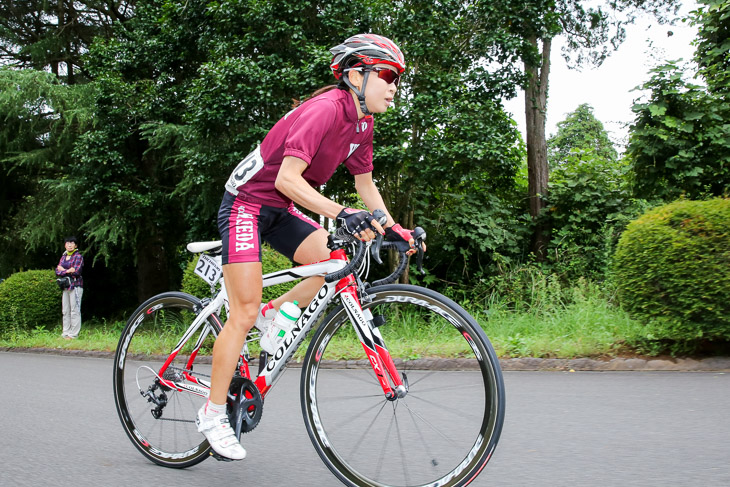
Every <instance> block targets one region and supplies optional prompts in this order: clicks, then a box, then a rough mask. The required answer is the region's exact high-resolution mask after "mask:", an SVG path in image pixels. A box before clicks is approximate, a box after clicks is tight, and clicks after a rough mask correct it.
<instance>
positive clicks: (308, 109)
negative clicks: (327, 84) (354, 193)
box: [226, 89, 373, 208]
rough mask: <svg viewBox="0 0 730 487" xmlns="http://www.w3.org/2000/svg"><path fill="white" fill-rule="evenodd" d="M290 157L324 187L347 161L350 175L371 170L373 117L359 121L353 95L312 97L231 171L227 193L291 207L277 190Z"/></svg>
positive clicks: (332, 93)
mask: <svg viewBox="0 0 730 487" xmlns="http://www.w3.org/2000/svg"><path fill="white" fill-rule="evenodd" d="M286 156H294V157H298V158H299V159H302V160H303V161H305V162H306V163H307V164H309V167H308V168H307V169H305V171H304V173H302V177H303V178H304V179H305V180H306V181H307V182H308V183H309V184H310V185H311V186H312V187H318V186H321V185H323V184H324V183H326V182H327V181H328V180H329V179H330V178H331V177H332V175H333V174H334V172H335V170H336V169H337V167H338V166H339V165H340V164H342V163H343V162H344V163H345V166H346V167H347V169H348V170H349V171H350V174H352V175H358V174H365V173H369V172H372V170H373V118H372V117H365V118H363V119H361V120H358V118H357V109H356V108H355V101H354V100H353V99H352V95H351V94H350V92H349V91H345V90H340V89H333V90H330V91H328V92H326V93H323V94H321V95H318V96H316V97H314V98H311V99H310V100H307V101H306V102H304V103H303V104H302V105H300V106H299V107H297V108H295V109H294V110H292V111H290V112H289V113H287V114H286V115H285V116H284V117H283V118H282V119H281V120H279V121H278V122H277V123H276V125H274V127H273V128H272V129H271V130H270V131H269V133H268V134H267V135H266V137H265V138H264V141H263V142H262V143H261V146H259V147H258V148H257V149H256V150H254V151H253V152H252V153H251V154H249V155H248V156H246V158H245V159H243V161H241V162H240V163H239V164H238V166H237V167H236V169H234V171H233V173H231V176H230V177H229V178H228V181H227V182H226V190H227V191H228V192H229V193H231V194H233V195H237V196H239V197H240V198H241V199H243V200H245V201H249V202H252V203H258V204H263V205H267V206H274V207H278V208H287V207H288V206H289V205H290V204H291V203H292V200H291V199H290V198H288V197H286V196H285V195H284V194H282V193H280V192H279V191H277V190H276V188H275V187H274V182H275V181H276V176H277V174H278V173H279V168H280V167H281V163H282V161H283V160H284V157H286Z"/></svg>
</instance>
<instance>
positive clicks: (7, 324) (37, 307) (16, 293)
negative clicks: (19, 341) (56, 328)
mask: <svg viewBox="0 0 730 487" xmlns="http://www.w3.org/2000/svg"><path fill="white" fill-rule="evenodd" d="M60 320H61V290H60V289H59V287H58V286H57V285H56V274H55V273H54V272H53V271H51V270H45V271H44V270H30V271H25V272H17V273H15V274H13V275H12V276H10V277H8V278H7V279H5V280H4V281H3V282H2V283H0V333H3V332H6V331H8V330H32V329H34V328H36V327H38V326H45V327H49V326H53V325H55V324H57V323H58V322H60Z"/></svg>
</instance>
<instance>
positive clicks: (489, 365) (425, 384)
mask: <svg viewBox="0 0 730 487" xmlns="http://www.w3.org/2000/svg"><path fill="white" fill-rule="evenodd" d="M367 293H368V295H369V296H370V297H371V298H372V301H370V302H367V300H363V301H365V302H363V303H362V306H363V309H370V310H371V312H372V313H373V315H375V316H376V319H377V320H380V318H377V317H383V318H384V319H385V323H384V324H380V325H379V330H380V331H381V333H382V334H383V337H384V339H385V343H386V345H387V346H389V347H390V349H391V350H390V353H391V356H392V357H393V360H394V361H395V364H396V366H397V367H398V370H399V372H400V373H401V374H403V373H404V372H405V373H406V378H407V380H408V382H409V386H408V389H409V390H408V394H407V395H406V396H405V397H403V398H400V399H395V400H394V401H388V400H387V399H386V398H385V395H384V393H383V391H382V388H381V387H380V385H379V383H378V381H377V379H376V378H375V374H374V373H373V370H372V366H371V365H370V363H369V361H368V360H367V357H366V355H365V353H364V351H362V347H361V346H360V344H359V339H358V338H357V337H356V336H355V334H354V332H353V331H352V326H348V325H349V324H350V322H349V319H348V317H347V314H346V312H345V310H344V308H343V307H342V305H340V306H338V307H337V308H335V309H334V310H333V311H332V312H331V313H329V314H328V315H327V316H326V317H325V318H324V320H323V321H322V324H321V325H320V326H319V328H318V330H317V333H316V334H315V336H314V337H313V339H312V342H311V343H310V346H309V347H308V350H307V354H306V357H305V359H304V362H303V364H302V377H301V386H300V394H301V398H300V399H301V406H302V414H303V416H304V423H305V425H306V428H307V432H308V433H309V437H310V439H311V440H312V443H313V445H314V448H315V449H316V451H317V453H318V454H319V456H320V458H321V459H322V460H323V462H324V463H325V465H327V467H328V468H329V469H330V470H331V471H332V472H333V473H334V474H335V476H337V478H339V479H340V480H341V481H342V482H343V483H344V484H345V485H349V486H358V487H360V486H385V485H387V486H404V487H415V486H427V485H428V486H465V485H468V484H469V483H470V482H471V481H472V480H474V478H475V477H476V476H477V475H479V473H480V472H481V471H482V469H483V468H484V466H485V465H486V464H487V462H488V461H489V459H490V458H491V456H492V453H493V452H494V449H495V448H496V446H497V442H498V440H499V436H500V433H501V430H502V424H503V421H504V411H505V392H504V382H503V379H502V373H501V369H500V366H499V361H498V359H497V356H496V354H495V352H494V349H493V348H492V345H491V343H490V342H489V340H488V338H487V337H486V335H485V334H484V331H483V330H482V329H481V327H480V326H479V324H478V323H477V322H476V321H475V320H474V318H472V317H471V316H470V315H469V314H468V313H467V312H466V311H465V310H464V309H463V308H461V306H459V305H458V304H456V303H455V302H453V301H452V300H450V299H448V298H446V297H445V296H443V295H441V294H439V293H437V292H435V291H431V290H429V289H425V288H421V287H417V286H410V285H399V284H395V285H384V286H378V287H373V288H370V289H368V291H367ZM406 322H409V325H405V323H406ZM406 326H408V327H410V328H414V327H416V332H417V333H415V335H419V334H421V333H422V332H420V330H423V329H425V328H430V331H431V333H438V334H439V340H438V342H439V343H446V344H447V348H449V349H450V351H449V352H445V351H444V350H440V351H437V352H438V353H447V354H448V355H450V356H453V358H447V359H439V360H425V359H421V360H418V359H415V360H409V358H411V357H415V356H416V354H418V353H424V354H428V355H430V354H433V353H434V352H433V350H430V351H429V346H431V345H428V344H424V345H418V344H414V343H411V342H412V340H409V339H403V338H402V339H401V340H400V342H401V343H398V340H395V339H394V338H393V337H392V335H393V332H398V328H404V327H406ZM418 327H422V328H418ZM389 335H390V336H391V339H390V341H389V339H388V338H389ZM335 342H339V345H340V347H339V349H340V350H341V349H342V347H341V346H342V345H347V344H348V342H352V343H356V344H357V346H358V347H359V349H360V352H362V360H361V361H357V360H355V361H348V362H347V367H348V368H346V369H342V368H341V366H342V362H341V361H340V362H338V361H337V359H338V357H337V355H336V352H335V350H330V349H331V348H332V347H330V345H331V344H333V343H335ZM404 344H405V346H404ZM411 345H412V346H413V348H411V349H409V348H408V347H409V346H411ZM402 355H406V356H405V358H404V357H403V356H402ZM409 355H410V356H409ZM338 367H340V368H338ZM429 384H430V385H429ZM457 410H458V411H457ZM391 440H392V441H391Z"/></svg>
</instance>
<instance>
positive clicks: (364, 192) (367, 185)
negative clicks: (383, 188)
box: [355, 172, 426, 255]
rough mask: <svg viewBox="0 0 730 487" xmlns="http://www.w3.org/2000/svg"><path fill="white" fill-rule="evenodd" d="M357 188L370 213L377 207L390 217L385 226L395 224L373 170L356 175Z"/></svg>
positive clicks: (410, 252)
mask: <svg viewBox="0 0 730 487" xmlns="http://www.w3.org/2000/svg"><path fill="white" fill-rule="evenodd" d="M355 189H356V190H357V194H359V195H360V198H362V200H363V202H364V203H365V205H366V206H367V207H368V210H370V213H372V212H373V211H375V210H377V209H381V210H383V211H385V215H386V216H387V217H388V221H387V222H386V223H385V225H383V228H389V227H392V226H393V225H395V220H393V217H392V216H390V212H388V209H387V208H386V207H385V202H384V201H383V197H382V196H381V195H380V191H378V187H377V186H375V182H374V181H373V173H372V172H368V173H365V174H358V175H356V176H355ZM408 243H409V244H411V246H413V245H414V244H415V241H414V240H413V239H412V238H411V239H410V240H409V241H408ZM422 245H423V250H424V251H425V250H426V244H425V243H423V244H422ZM415 252H416V251H415V250H411V251H409V252H408V255H412V254H413V253H415Z"/></svg>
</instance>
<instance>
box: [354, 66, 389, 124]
mask: <svg viewBox="0 0 730 487" xmlns="http://www.w3.org/2000/svg"><path fill="white" fill-rule="evenodd" d="M374 68H375V69H390V70H391V71H393V72H394V73H396V74H397V71H396V70H395V68H393V67H391V66H388V65H387V64H376V65H375V66H374ZM354 72H355V73H357V74H356V76H357V82H355V86H357V87H358V88H359V87H361V86H362V80H363V75H362V73H360V72H357V71H354ZM397 89H398V87H397V86H396V84H395V83H388V82H387V81H385V80H384V79H383V78H381V77H380V76H378V74H377V73H376V72H371V73H370V75H369V76H368V82H367V84H366V85H365V103H366V104H367V106H368V110H370V113H383V112H385V111H386V110H387V109H388V107H389V106H391V105H392V104H393V97H394V96H395V92H396V90H397ZM358 110H359V109H358Z"/></svg>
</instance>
